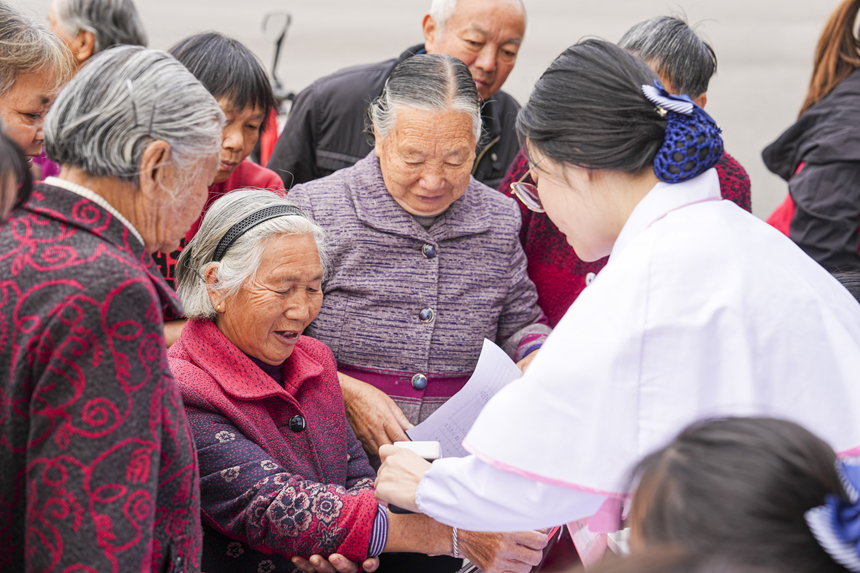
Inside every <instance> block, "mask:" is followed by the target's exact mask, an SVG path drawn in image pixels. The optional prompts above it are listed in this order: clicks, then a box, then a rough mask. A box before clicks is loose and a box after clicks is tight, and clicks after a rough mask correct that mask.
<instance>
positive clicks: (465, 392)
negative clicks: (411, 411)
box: [406, 339, 523, 458]
mask: <svg viewBox="0 0 860 573" xmlns="http://www.w3.org/2000/svg"><path fill="white" fill-rule="evenodd" d="M522 374H523V373H522V371H520V369H519V367H518V366H517V365H516V364H515V363H514V361H513V360H511V359H510V357H509V356H508V355H507V354H505V351H504V350H502V349H501V348H499V347H498V346H496V345H495V344H493V343H492V342H490V341H489V340H487V339H484V347H483V348H482V349H481V356H480V358H478V365H477V366H476V367H475V372H474V373H472V377H471V378H469V381H468V382H466V385H465V386H463V389H462V390H460V391H459V392H457V393H456V394H455V395H454V396H452V397H451V399H449V400H448V401H447V402H445V403H444V404H443V405H442V406H441V407H440V408H439V409H438V410H436V411H435V412H433V414H431V415H430V417H429V418H427V419H426V420H424V421H423V422H421V423H420V424H418V425H417V426H415V427H414V428H412V429H411V430H407V431H406V434H407V435H408V436H409V437H410V438H411V439H412V440H415V441H418V440H432V441H437V442H439V443H440V444H441V446H442V457H443V458H461V457H464V456H468V455H469V452H467V451H466V450H465V449H464V448H463V438H465V437H466V434H467V433H468V432H469V430H470V429H471V428H472V424H474V423H475V420H477V419H478V414H480V413H481V410H482V409H483V408H484V406H485V405H486V404H487V402H489V401H490V398H492V397H493V396H495V395H496V392H498V391H499V390H501V389H502V388H504V387H505V386H507V385H508V384H510V383H511V382H512V381H514V380H516V379H517V378H519V377H520V376H522Z"/></svg>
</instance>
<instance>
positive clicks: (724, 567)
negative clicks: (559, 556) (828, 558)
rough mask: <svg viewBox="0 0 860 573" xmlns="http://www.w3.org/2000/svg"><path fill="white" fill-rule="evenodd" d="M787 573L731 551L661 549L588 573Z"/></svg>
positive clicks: (613, 560) (612, 563)
mask: <svg viewBox="0 0 860 573" xmlns="http://www.w3.org/2000/svg"><path fill="white" fill-rule="evenodd" d="M789 570H790V569H786V568H780V569H774V568H770V567H760V566H758V565H751V564H749V563H744V562H742V561H739V560H738V559H737V557H735V556H733V555H732V548H731V547H726V548H724V549H722V550H720V552H719V553H718V554H714V555H706V554H703V553H697V552H687V551H681V550H678V549H675V548H671V547H660V548H657V549H652V550H648V551H646V552H644V553H636V554H634V555H632V556H629V557H624V558H622V559H611V560H606V561H605V562H603V563H601V564H600V565H599V566H598V567H596V568H594V569H591V570H590V571H589V573H784V572H786V571H789ZM568 573H574V572H573V570H571V571H569V572H568Z"/></svg>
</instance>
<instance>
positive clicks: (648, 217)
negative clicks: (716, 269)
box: [609, 169, 722, 258]
mask: <svg viewBox="0 0 860 573" xmlns="http://www.w3.org/2000/svg"><path fill="white" fill-rule="evenodd" d="M721 198H722V197H721V195H720V178H719V176H718V175H717V170H716V169H708V170H707V171H705V172H704V173H702V174H701V175H699V176H698V177H694V178H692V179H690V180H689V181H684V182H683V183H663V182H660V183H657V185H655V186H654V188H653V189H651V190H650V191H649V192H648V194H647V195H645V197H644V198H643V199H642V200H641V201H640V202H639V204H638V205H636V208H635V209H633V212H632V213H630V217H629V218H628V219H627V222H626V223H624V227H623V228H622V229H621V233H619V235H618V239H616V240H615V244H614V245H613V246H612V253H611V254H610V255H609V256H610V258H611V257H612V256H614V255H617V254H618V253H620V252H621V251H623V250H624V248H625V247H626V246H627V245H629V244H630V243H631V242H632V241H633V240H634V239H635V238H636V237H637V236H638V235H639V234H640V233H642V232H643V231H645V230H646V229H647V228H648V227H650V226H651V225H652V224H654V223H655V222H657V221H659V220H660V219H662V218H663V217H665V216H666V215H668V214H669V213H671V212H672V211H677V210H678V209H681V208H683V207H687V206H689V205H694V204H696V203H702V202H703V201H718V200H720V199H721Z"/></svg>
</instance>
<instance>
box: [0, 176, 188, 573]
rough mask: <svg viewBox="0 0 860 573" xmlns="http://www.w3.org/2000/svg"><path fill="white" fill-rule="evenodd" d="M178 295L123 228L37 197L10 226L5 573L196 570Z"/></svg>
mask: <svg viewBox="0 0 860 573" xmlns="http://www.w3.org/2000/svg"><path fill="white" fill-rule="evenodd" d="M165 306H168V307H172V308H175V309H177V310H178V309H179V303H178V301H177V300H176V299H175V298H174V295H173V291H172V289H170V287H168V286H167V285H166V284H165V282H164V279H162V278H161V275H160V273H159V272H158V270H157V269H156V268H155V267H154V266H153V265H152V259H151V258H150V256H149V254H147V253H146V252H145V250H144V247H143V245H142V244H140V242H139V241H138V240H137V239H136V238H135V237H134V236H133V235H132V234H131V233H130V232H129V230H128V229H127V228H126V227H125V226H124V225H123V224H122V223H121V222H119V221H118V220H117V219H116V218H114V217H113V216H112V215H111V214H110V213H109V212H108V211H106V210H105V209H103V208H102V207H100V206H99V205H97V204H95V203H93V202H92V201H90V200H89V199H85V198H83V197H82V196H80V195H77V194H75V193H72V192H71V191H66V190H65V189H59V188H57V187H51V186H48V185H40V186H37V187H36V189H35V191H34V192H33V196H32V197H31V199H30V202H29V203H28V205H27V206H26V208H25V209H21V210H17V211H15V212H13V214H12V217H11V218H10V219H9V220H8V221H7V222H6V223H4V224H2V225H0V571H4V572H7V571H58V572H59V571H63V572H66V571H68V572H80V573H84V572H86V573H97V572H98V573H108V572H117V573H119V572H122V573H125V572H136V573H140V572H144V571H147V572H148V571H158V572H163V571H199V570H200V548H201V530H200V513H199V512H200V510H199V498H198V495H199V494H198V492H199V485H198V474H197V465H196V456H195V454H194V444H193V442H192V438H191V435H190V433H189V431H188V426H187V423H186V419H185V412H184V411H183V407H182V399H181V397H180V395H179V390H178V389H177V387H176V385H175V383H174V381H173V377H172V376H171V374H170V370H169V369H168V366H167V351H166V349H165V346H164V335H163V328H164V327H163V324H162V321H161V317H162V314H163V312H164V307H165Z"/></svg>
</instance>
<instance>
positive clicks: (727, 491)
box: [630, 418, 846, 573]
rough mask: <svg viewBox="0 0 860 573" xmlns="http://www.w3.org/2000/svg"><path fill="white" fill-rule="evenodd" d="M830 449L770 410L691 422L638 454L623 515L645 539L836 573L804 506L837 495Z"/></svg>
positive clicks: (810, 572) (804, 572)
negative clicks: (669, 439) (766, 414)
mask: <svg viewBox="0 0 860 573" xmlns="http://www.w3.org/2000/svg"><path fill="white" fill-rule="evenodd" d="M835 463H836V454H835V453H834V452H833V450H832V449H831V448H830V446H828V445H827V444H826V443H825V442H824V441H823V440H821V439H819V438H818V437H816V436H814V435H813V434H812V433H810V432H809V431H807V430H805V429H804V428H802V427H800V426H798V425H797V424H794V423H792V422H787V421H783V420H776V419H771V418H726V419H717V420H710V421H705V422H700V423H696V424H694V425H692V426H690V427H688V428H687V429H685V430H684V431H683V432H681V434H680V435H679V436H678V437H677V438H676V439H675V440H674V441H673V442H672V443H671V444H670V445H668V446H667V447H665V448H664V449H662V450H660V451H657V452H655V453H653V454H651V455H649V456H648V457H646V458H645V459H643V460H642V461H641V462H640V463H639V464H638V466H637V467H636V468H635V470H634V471H633V474H632V475H633V479H634V480H638V486H637V488H636V493H635V494H634V497H633V504H632V507H631V512H630V517H631V522H632V526H633V527H636V528H638V532H637V534H638V535H639V538H640V539H641V540H642V541H643V543H644V544H645V545H646V546H648V547H652V546H655V547H659V546H677V547H681V548H683V549H685V550H689V551H691V552H693V553H703V554H715V553H717V552H719V550H720V548H726V547H728V548H731V552H732V555H733V556H735V557H737V558H738V559H739V560H740V562H742V563H748V564H750V565H756V566H761V567H770V568H774V569H782V570H791V571H793V572H796V573H828V572H840V573H844V571H845V568H844V567H842V566H841V565H839V564H838V563H836V562H835V561H834V560H833V559H832V558H831V557H830V556H829V555H828V554H827V553H826V552H825V551H824V549H822V548H821V546H820V545H819V544H818V542H817V541H816V540H815V537H813V535H812V532H811V531H810V529H809V527H808V525H807V523H806V520H805V517H804V514H805V513H806V511H807V510H809V509H812V508H813V507H817V506H820V505H823V504H824V503H825V497H826V496H827V495H828V494H835V495H839V496H843V497H844V496H845V495H846V493H845V490H844V488H843V486H842V483H841V482H840V479H839V475H838V473H837V472H836V467H835Z"/></svg>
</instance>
